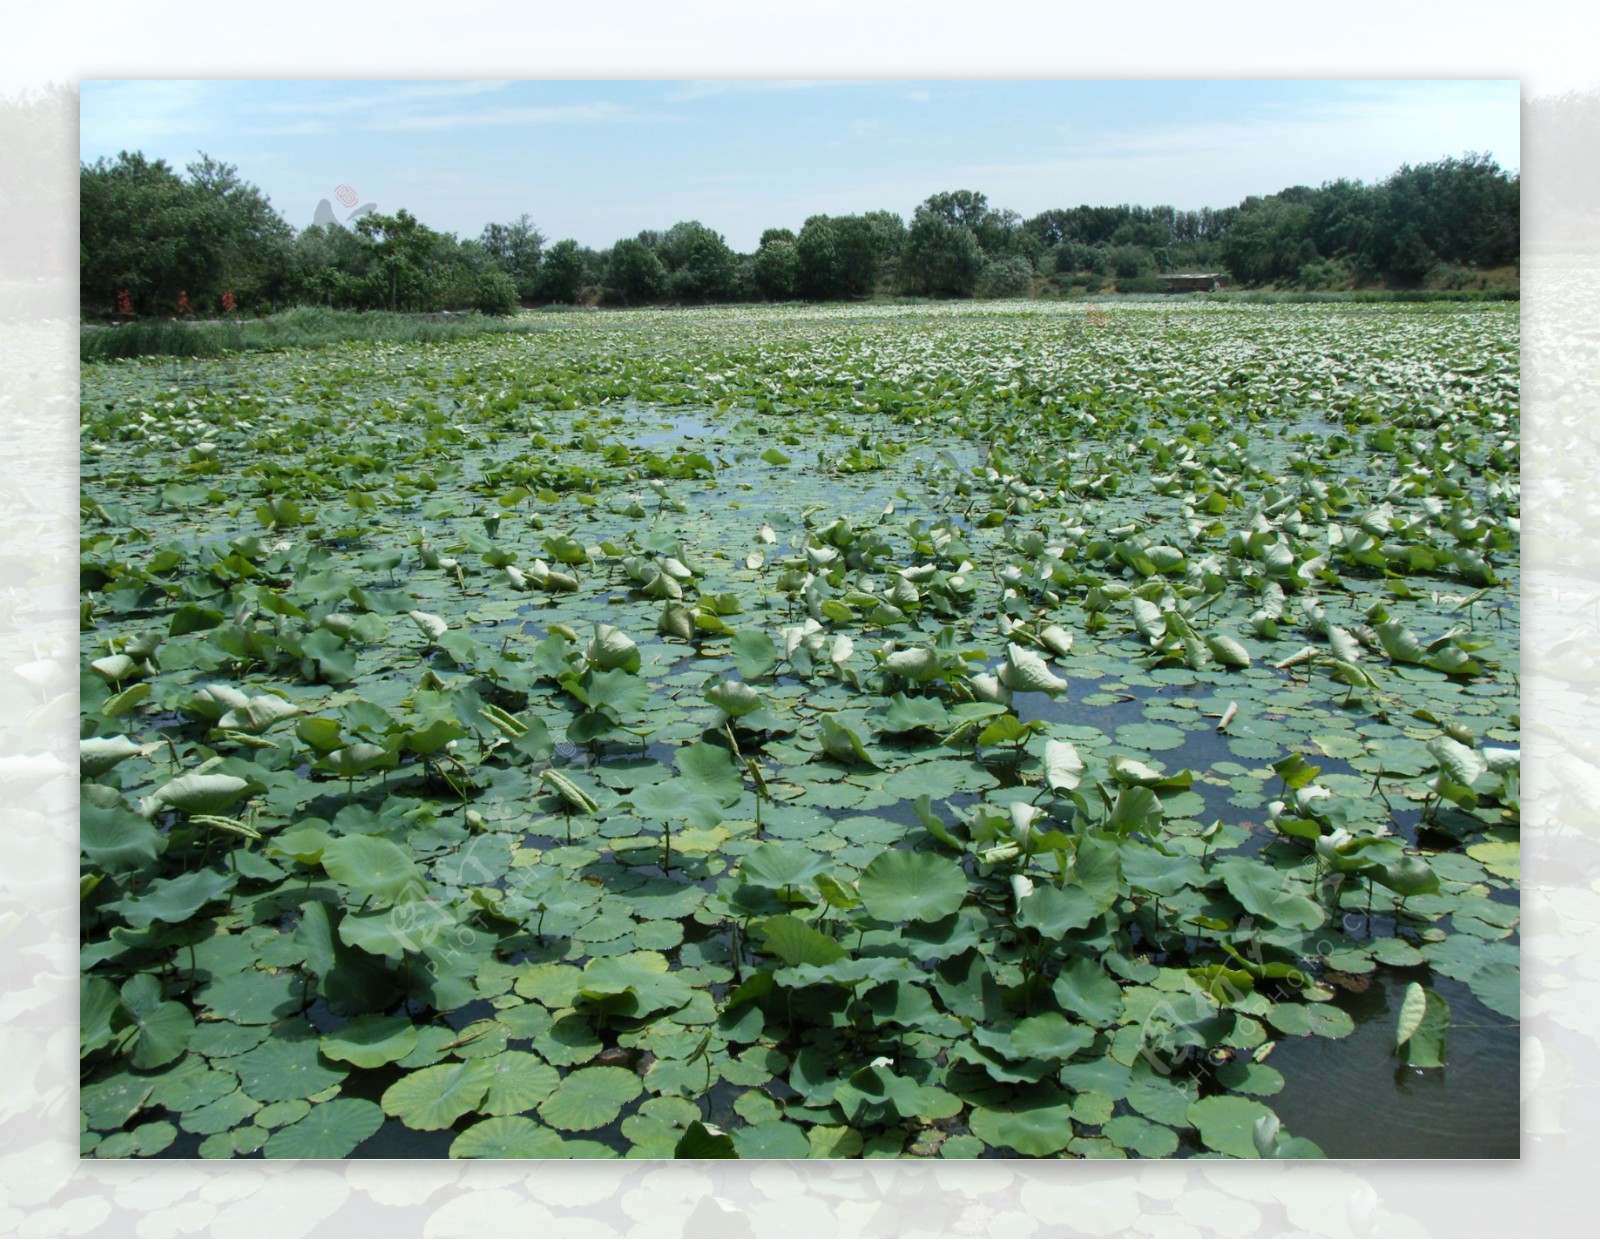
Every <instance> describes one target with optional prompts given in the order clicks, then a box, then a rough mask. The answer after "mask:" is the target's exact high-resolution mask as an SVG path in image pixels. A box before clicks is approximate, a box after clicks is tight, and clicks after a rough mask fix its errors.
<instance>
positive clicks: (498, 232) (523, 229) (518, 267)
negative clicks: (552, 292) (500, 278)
mask: <svg viewBox="0 0 1600 1240" xmlns="http://www.w3.org/2000/svg"><path fill="white" fill-rule="evenodd" d="M478 241H479V244H481V245H482V246H483V248H484V249H485V250H486V251H488V253H489V255H490V257H492V258H493V259H494V261H495V262H497V263H499V264H500V267H501V269H502V270H503V271H504V272H505V273H506V274H507V275H508V276H510V277H511V279H512V280H513V281H514V282H515V284H516V290H517V296H518V297H522V298H530V299H531V298H532V297H534V296H536V295H537V293H538V284H539V258H540V254H541V252H542V250H543V249H544V234H543V233H541V232H540V231H539V230H538V228H536V227H535V226H534V223H533V220H532V219H531V218H530V217H529V216H527V215H526V214H523V215H519V216H518V217H517V218H516V219H515V220H513V221H511V223H509V224H490V225H488V226H487V227H485V228H484V230H483V235H482V236H480V237H479V238H478Z"/></svg>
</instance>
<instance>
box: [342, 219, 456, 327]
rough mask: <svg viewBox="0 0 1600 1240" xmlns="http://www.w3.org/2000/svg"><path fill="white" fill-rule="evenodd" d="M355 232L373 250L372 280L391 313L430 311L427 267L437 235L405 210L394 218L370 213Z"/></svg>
mask: <svg viewBox="0 0 1600 1240" xmlns="http://www.w3.org/2000/svg"><path fill="white" fill-rule="evenodd" d="M356 232H357V233H359V234H360V235H361V236H363V237H365V238H366V239H367V242H368V243H369V245H370V246H371V248H372V257H373V271H372V278H373V280H374V282H375V287H376V289H377V290H378V292H379V296H380V297H381V298H382V304H383V306H384V308H385V309H388V310H427V309H432V308H433V307H431V306H430V305H429V304H428V296H427V294H428V265H429V260H430V258H431V257H432V256H433V253H434V238H435V237H436V236H437V234H435V233H434V231H433V230H432V229H431V228H429V227H427V225H425V224H423V223H422V222H421V221H420V220H418V219H417V217H416V216H414V215H412V214H411V212H409V211H407V210H406V209H405V208H404V207H402V208H400V210H398V211H396V212H395V213H394V214H393V215H383V214H380V213H379V212H377V211H372V212H369V213H368V214H366V215H363V216H362V217H361V218H360V219H358V220H357V221H356Z"/></svg>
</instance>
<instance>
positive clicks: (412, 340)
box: [78, 306, 538, 361]
mask: <svg viewBox="0 0 1600 1240" xmlns="http://www.w3.org/2000/svg"><path fill="white" fill-rule="evenodd" d="M537 329H538V320H537V319H535V318H532V317H530V316H528V315H512V316H510V317H507V318H490V317H488V316H486V315H481V314H461V315H450V316H448V317H436V316H432V315H415V314H389V313H385V312H382V311H365V312H362V311H355V310H327V309H322V308H320V307H310V306H302V307H298V308H296V309H294V310H286V311H285V312H284V313H282V314H274V315H271V316H269V317H267V318H264V319H241V320H237V321H234V322H225V321H222V320H212V321H209V322H200V323H185V322H175V321H173V320H170V319H152V320H147V321H141V322H134V323H123V324H120V325H119V326H116V327H100V326H85V327H83V329H82V330H81V332H80V335H79V346H78V356H79V357H80V358H81V359H82V360H84V361H104V360H109V359H111V358H118V357H149V356H165V357H222V356H224V355H225V354H229V353H251V352H261V351H266V350H273V349H291V348H316V347H319V346H323V345H330V344H345V343H350V342H354V341H385V342H390V343H395V344H423V343H433V342H438V341H447V340H462V339H466V338H467V337H471V336H482V335H485V334H489V333H502V332H527V331H535V330H537Z"/></svg>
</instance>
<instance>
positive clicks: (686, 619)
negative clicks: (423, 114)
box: [81, 303, 1520, 1158]
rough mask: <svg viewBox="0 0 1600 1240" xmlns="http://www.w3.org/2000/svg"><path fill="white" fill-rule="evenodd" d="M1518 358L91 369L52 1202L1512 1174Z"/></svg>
mask: <svg viewBox="0 0 1600 1240" xmlns="http://www.w3.org/2000/svg"><path fill="white" fill-rule="evenodd" d="M1517 347H1518V320H1517V317H1516V310H1515V307H1511V308H1509V309H1506V308H1502V307H1446V308H1437V307H1427V306H1425V307H1314V306H1304V307H1302V306H1262V307H1252V306H1219V305H1193V304H1191V305H1185V306H1175V305H1172V304H1170V303H1169V304H1148V305H1131V306H1119V307H1118V308H1116V309H1109V310H1108V309H1104V308H1094V309H1088V310H1085V309H1084V308H1083V307H1081V306H1060V307H1055V308H1045V309H1041V308H1039V307H1038V306H1037V305H1030V306H1028V307H1027V308H1026V309H1025V310H1024V309H1022V308H1019V307H1014V306H1013V307H1006V306H1003V305H1002V306H999V307H995V306H988V307H964V308H960V309H955V310H941V309H939V308H936V307H921V308H915V307H891V308H860V309H848V308H843V309H830V310H815V311H806V310H795V309H790V310H782V311H777V310H774V311H749V310H739V311H727V310H708V311H698V312H696V311H688V312H662V313H655V312H637V313H627V314H578V313H575V314H566V315H551V316H549V317H548V319H547V322H546V324H545V325H544V326H543V329H542V330H539V331H536V332H533V333H531V334H528V335H524V336H517V337H502V338H484V339H479V340H472V341H466V342H456V343H451V344H449V345H438V346H416V347H396V346H392V345H368V346H340V347H336V348H329V349H324V350H313V351H302V352H287V353H280V354H270V355H268V354H262V355H253V356H250V357H247V358H246V357H240V358H228V359H222V360H218V361H206V362H184V363H175V362H172V361H155V360H145V361H138V362H114V363H104V364H93V365H86V366H85V367H84V371H83V381H82V449H83V455H82V576H81V589H82V594H81V629H82V657H83V661H84V666H83V679H82V700H81V710H82V737H83V740H82V775H83V784H82V814H81V821H82V880H81V894H82V906H81V942H82V1022H81V1053H82V1079H83V1085H82V1093H81V1108H82V1134H83V1136H82V1150H83V1152H84V1153H85V1154H88V1155H93V1156H97V1157H108V1158H109V1157H126V1156H153V1155H165V1156H175V1155H176V1156H195V1155H199V1156H204V1157H224V1158H226V1157H241V1156H247V1155H264V1156H266V1157H322V1158H336V1157H344V1156H356V1157H369V1156H444V1155H447V1154H448V1155H450V1156H453V1157H484V1156H488V1157H540V1158H544V1157H549V1158H563V1157H642V1158H658V1157H659V1158H669V1157H674V1156H680V1157H741V1158H762V1157H776V1158H802V1157H855V1156H864V1157H927V1156H941V1157H977V1156H1002V1157H1011V1156H1019V1155H1021V1156H1044V1157H1123V1156H1136V1157H1165V1156H1172V1155H1222V1156H1237V1157H1246V1158H1254V1157H1304V1156H1312V1157H1314V1156H1318V1155H1319V1154H1322V1153H1327V1154H1331V1155H1340V1156H1361V1155H1363V1154H1389V1155H1396V1154H1398V1155H1402V1156H1403V1155H1407V1154H1411V1155H1429V1154H1437V1153H1476V1154H1514V1153H1515V1152H1516V1149H1517V1136H1516V1122H1517V1102H1516V1089H1517V1080H1516V1063H1517V1031H1516V1022H1517V1019H1518V948H1517V926H1518V915H1519V913H1518V898H1517V892H1518V876H1519V869H1518V867H1519V845H1518V838H1519V836H1518V827H1519V815H1518V767H1519V749H1518V744H1519V726H1520V720H1519V714H1518V711H1519V704H1518V683H1517V668H1518V633H1519V612H1518V580H1519V577H1518V548H1519V512H1520V507H1519V503H1520V500H1519V495H1520V484H1519V441H1518V437H1519V426H1520V423H1519V414H1518V383H1517Z"/></svg>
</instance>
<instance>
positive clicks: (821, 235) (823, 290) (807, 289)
mask: <svg viewBox="0 0 1600 1240" xmlns="http://www.w3.org/2000/svg"><path fill="white" fill-rule="evenodd" d="M835 231H836V230H835V228H834V224H833V221H832V220H831V219H829V218H828V217H827V216H826V215H813V216H812V217H811V218H810V219H808V220H807V221H806V222H805V224H804V226H803V227H802V228H801V229H800V236H799V238H798V239H796V241H795V243H794V250H795V256H796V258H797V259H798V260H799V265H800V269H799V272H798V274H797V277H796V283H797V286H798V288H799V292H800V295H801V296H802V297H808V298H810V299H811V300H813V301H830V300H832V299H834V298H836V297H842V296H844V293H845V265H844V259H843V257H842V256H841V255H840V253H839V243H838V238H837V236H836V235H835Z"/></svg>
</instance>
